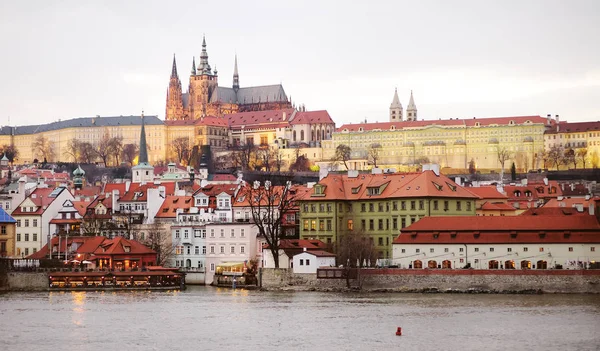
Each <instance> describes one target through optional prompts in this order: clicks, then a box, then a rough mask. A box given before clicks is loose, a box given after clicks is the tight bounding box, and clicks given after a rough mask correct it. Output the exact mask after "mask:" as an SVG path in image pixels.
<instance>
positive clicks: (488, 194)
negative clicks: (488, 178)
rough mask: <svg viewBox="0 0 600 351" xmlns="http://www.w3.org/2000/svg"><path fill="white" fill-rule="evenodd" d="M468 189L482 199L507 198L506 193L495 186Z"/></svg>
mask: <svg viewBox="0 0 600 351" xmlns="http://www.w3.org/2000/svg"><path fill="white" fill-rule="evenodd" d="M467 190H469V191H470V192H472V193H473V194H475V195H477V196H478V197H479V198H480V199H482V200H488V199H507V197H506V195H504V194H502V193H501V192H499V191H498V189H496V187H495V186H481V187H470V188H467Z"/></svg>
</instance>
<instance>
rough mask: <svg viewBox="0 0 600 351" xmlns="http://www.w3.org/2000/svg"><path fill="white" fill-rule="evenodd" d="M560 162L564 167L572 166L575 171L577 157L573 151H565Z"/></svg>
mask: <svg viewBox="0 0 600 351" xmlns="http://www.w3.org/2000/svg"><path fill="white" fill-rule="evenodd" d="M562 161H563V164H564V165H565V166H567V167H568V166H569V165H570V164H573V167H574V169H577V157H576V155H575V150H573V149H571V148H568V149H566V150H565V154H564V156H563V160H562Z"/></svg>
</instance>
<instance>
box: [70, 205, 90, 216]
mask: <svg viewBox="0 0 600 351" xmlns="http://www.w3.org/2000/svg"><path fill="white" fill-rule="evenodd" d="M91 203H92V201H73V207H74V208H75V209H76V210H77V212H78V213H79V215H80V216H84V215H85V212H86V211H87V207H88V206H89V205H90V204H91Z"/></svg>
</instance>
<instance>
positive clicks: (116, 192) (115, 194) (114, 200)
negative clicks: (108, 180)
mask: <svg viewBox="0 0 600 351" xmlns="http://www.w3.org/2000/svg"><path fill="white" fill-rule="evenodd" d="M118 200H119V190H116V189H115V190H113V192H112V199H111V202H112V210H113V211H116V210H117V209H118V207H117V201H118Z"/></svg>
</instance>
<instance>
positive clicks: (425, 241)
mask: <svg viewBox="0 0 600 351" xmlns="http://www.w3.org/2000/svg"><path fill="white" fill-rule="evenodd" d="M599 262H600V225H599V223H598V219H597V218H596V216H594V215H589V214H579V215H577V214H575V215H569V216H565V215H562V216H545V215H537V216H529V215H521V216H506V217H499V216H490V217H425V218H423V219H421V220H419V221H418V222H416V223H413V224H412V225H410V226H408V227H406V228H404V229H403V230H402V232H401V234H400V235H399V236H398V238H396V240H394V243H393V264H394V265H398V267H399V268H413V269H426V268H429V269H437V268H441V269H444V268H464V267H471V268H474V269H550V268H562V269H577V268H587V267H591V266H595V265H597V264H598V263H599Z"/></svg>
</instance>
